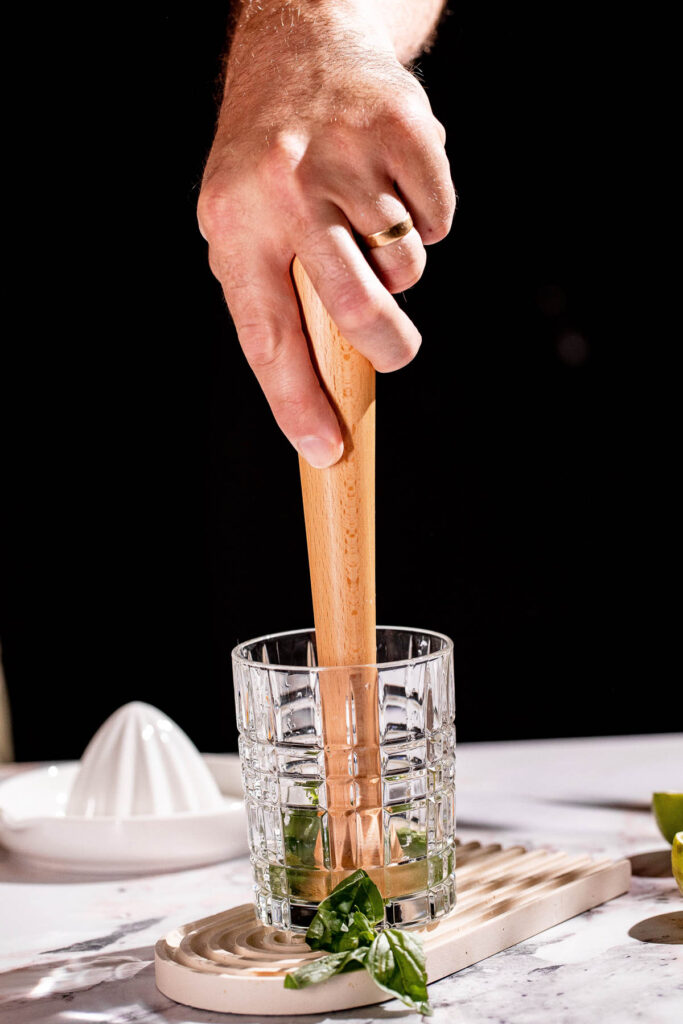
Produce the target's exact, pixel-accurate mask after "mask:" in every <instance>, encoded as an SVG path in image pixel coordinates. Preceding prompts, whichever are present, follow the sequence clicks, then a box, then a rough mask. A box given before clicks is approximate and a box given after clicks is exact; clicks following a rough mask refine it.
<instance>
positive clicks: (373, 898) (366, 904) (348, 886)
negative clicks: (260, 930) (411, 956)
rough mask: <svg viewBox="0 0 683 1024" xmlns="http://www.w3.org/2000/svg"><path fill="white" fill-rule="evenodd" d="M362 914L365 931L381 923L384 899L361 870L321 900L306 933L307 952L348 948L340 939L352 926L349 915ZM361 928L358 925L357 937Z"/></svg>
mask: <svg viewBox="0 0 683 1024" xmlns="http://www.w3.org/2000/svg"><path fill="white" fill-rule="evenodd" d="M356 912H360V913H361V914H362V915H364V917H365V919H366V921H367V925H368V930H371V929H372V928H373V927H374V925H376V924H378V923H379V922H380V921H382V920H384V900H383V899H382V895H381V893H380V891H379V889H378V888H377V886H376V885H375V883H374V882H373V881H372V879H371V878H369V877H368V875H367V874H366V872H365V871H363V870H362V869H360V870H358V871H354V872H353V874H351V875H348V876H347V877H346V878H344V879H342V881H341V882H340V883H339V885H337V886H335V888H334V889H333V890H332V892H331V893H330V895H329V896H328V897H327V898H326V899H324V900H323V901H322V903H321V904H320V906H319V907H318V910H317V912H316V915H315V917H314V918H313V920H312V921H311V923H310V925H309V928H308V931H307V932H306V942H307V943H308V944H309V946H310V947H311V949H326V950H328V951H329V952H331V953H337V952H339V951H340V950H342V949H346V948H348V947H347V946H343V945H342V941H343V939H344V936H345V935H346V934H347V933H348V931H349V928H351V927H353V920H354V918H353V915H354V914H355V913H356ZM364 927H365V925H364V924H362V923H361V922H360V919H359V924H358V930H357V932H354V935H357V934H360V933H361V932H362V931H363V930H364Z"/></svg>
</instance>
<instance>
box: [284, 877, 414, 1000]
mask: <svg viewBox="0 0 683 1024" xmlns="http://www.w3.org/2000/svg"><path fill="white" fill-rule="evenodd" d="M383 921H384V900H383V899H382V895H381V893H380V891H379V889H378V888H377V886H376V885H375V883H374V882H373V881H372V879H371V878H370V877H369V876H368V874H367V873H366V872H365V871H363V870H358V871H354V873H353V874H352V875H349V876H348V877H347V878H345V879H343V881H341V882H340V883H339V885H338V886H336V888H334V889H333V890H332V892H331V893H330V895H329V896H328V897H327V899H324V900H323V901H322V903H321V904H320V906H319V907H318V910H317V913H316V915H315V917H314V918H313V920H312V921H311V924H310V926H309V929H308V931H307V932H306V941H307V942H308V944H309V946H310V947H311V949H314V950H319V949H320V950H326V951H327V952H328V954H329V955H328V956H324V957H321V958H320V959H319V960H312V961H310V963H307V964H304V966H303V967H297V968H296V969H295V970H293V971H290V972H289V973H288V974H287V975H286V977H285V988H305V987H306V986H307V985H316V984H319V983H320V982H322V981H327V980H328V978H331V977H333V976H334V975H335V974H343V973H345V972H347V971H358V970H361V969H362V968H365V969H366V970H367V971H368V972H369V973H370V975H371V977H372V978H373V979H374V980H375V982H376V983H377V984H378V985H379V986H380V988H382V989H384V991H385V992H388V993H389V994H390V995H392V996H396V997H397V998H398V999H400V1000H401V1001H402V1002H404V1003H405V1004H406V1006H410V1007H411V1009H413V1010H417V1011H418V1013H422V1014H424V1015H426V1016H428V1015H430V1014H431V1012H432V1008H431V1006H430V1005H429V996H428V994H427V971H426V969H425V955H424V949H423V947H422V940H421V939H420V937H419V936H417V935H415V934H411V933H409V932H404V931H399V930H398V929H397V928H382V929H380V928H378V927H377V926H378V925H380V924H381V923H382V922H383Z"/></svg>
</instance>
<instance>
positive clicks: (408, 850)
mask: <svg viewBox="0 0 683 1024" xmlns="http://www.w3.org/2000/svg"><path fill="white" fill-rule="evenodd" d="M396 836H397V838H398V841H399V843H400V844H401V849H402V850H403V852H404V853H405V855H406V857H410V858H411V859H412V860H417V859H418V858H419V857H425V856H426V855H427V836H426V835H425V833H424V832H418V830H417V829H415V828H411V827H410V826H409V825H400V826H399V827H398V828H397V829H396Z"/></svg>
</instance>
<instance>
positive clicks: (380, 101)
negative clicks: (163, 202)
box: [198, 0, 455, 468]
mask: <svg viewBox="0 0 683 1024" xmlns="http://www.w3.org/2000/svg"><path fill="white" fill-rule="evenodd" d="M440 8H441V0H388V3H387V0H296V2H294V0H261V2H258V3H257V2H256V0H253V2H247V3H245V4H243V5H242V9H241V13H240V15H239V16H238V22H237V27H236V30H235V35H234V39H233V43H232V47H231V49H230V54H229V58H228V63H227V69H226V86H225V95H224V99H223V105H222V108H221V112H220V117H219V122H218V128H217V132H216V137H215V140H214V143H213V147H212V150H211V153H210V155H209V160H208V163H207V166H206V171H205V175H204V182H203V185H202V191H201V195H200V199H199V209H198V216H199V225H200V229H201V231H202V234H203V235H204V237H205V238H206V239H207V241H208V242H209V261H210V264H211V269H212V270H213V273H214V274H215V275H216V277H217V278H218V279H219V281H220V282H221V284H222V286H223V290H224V293H225V298H226V301H227V304H228V307H229V309H230V312H231V314H232V317H233V319H234V321H235V326H236V328H237V333H238V336H239V340H240V343H241V345H242V348H243V350H244V353H245V355H246V357H247V359H248V361H249V363H250V365H251V367H252V369H253V371H254V373H255V374H256V376H257V378H258V380H259V382H260V384H261V387H262V388H263V390H264V392H265V394H266V397H267V399H268V402H269V403H270V407H271V409H272V411H273V413H274V415H275V418H276V420H277V422H278V424H279V425H280V427H281V428H282V430H283V431H284V433H285V434H286V436H287V437H288V438H289V440H290V441H291V442H292V444H293V445H294V447H295V448H296V449H297V450H298V451H299V452H300V453H301V454H302V455H303V456H304V458H306V459H307V460H308V461H309V462H310V463H311V465H313V466H316V467H319V468H322V467H324V466H329V465H332V464H333V463H334V462H336V461H337V460H338V459H339V457H340V456H341V454H342V451H343V445H342V440H341V433H340V430H339V425H338V423H337V420H336V417H335V414H334V412H333V411H332V408H331V407H330V405H329V403H328V401H327V399H326V397H325V395H324V393H323V391H322V389H321V387H320V384H319V382H318V379H317V377H316V374H315V371H314V369H313V366H312V365H311V361H310V358H309V354H308V348H307V344H306V340H305V337H304V335H303V333H302V329H301V321H300V314H299V308H298V305H297V301H296V296H295V293H294V288H293V284H292V280H291V274H290V267H291V263H292V259H293V258H294V256H295V255H296V256H298V257H299V259H300V261H301V263H302V264H303V266H304V269H305V270H306V272H307V274H308V276H309V277H310V279H311V281H312V283H313V285H314V287H315V289H316V291H317V292H318V294H319V295H320V298H321V300H322V302H323V304H324V305H325V307H326V308H327V310H328V311H329V313H330V316H331V317H332V319H333V320H334V321H335V323H336V324H337V326H338V327H339V329H340V331H341V332H342V334H343V335H344V336H345V337H346V338H347V339H348V340H349V342H350V343H351V344H352V345H353V346H354V347H355V348H357V349H358V351H359V352H362V353H363V355H365V356H366V357H367V358H368V359H369V360H370V361H371V362H372V364H373V365H374V366H375V368H376V369H377V370H379V371H388V370H397V369H399V368H400V367H402V366H405V364H406V363H408V362H410V360H411V359H412V358H413V356H414V355H415V353H416V352H417V350H418V348H419V346H420V340H421V339H420V335H419V333H418V331H417V330H416V328H415V327H414V325H413V324H412V323H411V321H410V320H409V319H408V317H407V316H406V315H405V313H404V312H403V311H402V310H401V309H400V308H399V306H398V305H397V303H396V301H395V300H394V299H393V298H392V295H391V293H396V292H401V291H403V290H405V289H406V288H410V287H411V285H413V284H415V282H416V281H417V280H418V279H419V278H420V276H421V274H422V271H423V270H424V266H425V260H426V255H425V250H424V245H428V244H430V243H432V242H438V241H439V239H441V238H443V237H444V236H445V235H446V234H447V233H448V231H449V228H450V225H451V220H452V218H453V212H454V209H455V193H454V190H453V185H452V183H451V178H450V173H449V167H448V160H447V158H446V154H445V151H444V141H445V133H444V130H443V128H442V127H441V125H440V124H439V123H438V121H437V120H436V119H435V118H434V116H433V114H432V112H431V109H430V106H429V101H428V100H427V97H426V95H425V93H424V91H423V89H422V87H421V86H420V85H419V83H418V82H417V81H416V79H415V78H414V77H413V76H412V75H411V74H410V73H409V72H408V71H406V70H405V68H404V67H403V66H402V65H401V63H400V60H399V58H401V59H407V57H409V56H411V55H412V53H415V52H418V51H419V48H420V46H421V45H422V43H423V42H424V38H425V36H426V35H427V34H428V32H429V31H430V29H431V28H432V27H433V20H434V18H435V17H436V16H437V15H438V12H439V10H440ZM413 22H414V23H415V24H414V25H413ZM406 212H409V213H410V215H411V217H412V220H413V223H414V228H413V230H411V231H410V232H409V234H407V235H406V236H405V237H404V238H402V239H401V240H400V241H398V242H394V243H392V244H391V245H387V246H384V247H382V248H378V249H370V250H368V249H366V248H365V247H364V246H363V243H362V236H364V235H368V234H371V233H373V232H377V231H381V230H383V229H385V228H388V227H390V226H391V225H393V224H395V223H397V222H398V221H401V220H403V219H404V218H405V216H406Z"/></svg>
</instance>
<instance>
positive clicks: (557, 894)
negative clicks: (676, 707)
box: [155, 843, 631, 1016]
mask: <svg viewBox="0 0 683 1024" xmlns="http://www.w3.org/2000/svg"><path fill="white" fill-rule="evenodd" d="M456 860H457V863H456V871H455V874H456V888H457V906H456V909H455V910H454V911H453V912H452V913H451V914H449V915H448V917H446V918H444V919H442V920H441V921H440V922H439V923H437V924H434V925H432V926H430V927H428V928H423V929H419V932H420V934H421V935H422V936H423V939H424V944H425V950H426V953H427V973H428V977H429V980H430V982H431V981H438V979H439V978H444V977H446V975H448V974H453V973H454V972H455V971H460V970H462V968H463V967H469V966H470V965H471V964H474V963H477V961H479V960H484V959H485V958H486V957H488V956H492V955H493V954H494V953H499V952H500V951H501V950H503V949H507V948H508V947H509V946H514V945H515V944H516V943H517V942H522V941H523V940H524V939H528V938H530V937H531V936H532V935H537V934H538V933H539V932H542V931H544V930H545V929H546V928H550V927H552V926H553V925H555V924H559V923H560V922H561V921H566V920H568V919H569V918H570V917H574V916H575V915H576V914H580V913H582V912H583V911H584V910H589V909H590V908H591V907H596V906H598V904H600V903H605V902H606V901H607V900H611V899H613V898H614V897H615V896H620V895H621V894H622V893H624V892H627V891H628V888H629V884H630V878H631V867H630V864H629V862H628V861H627V860H620V861H612V860H609V859H600V860H593V859H591V858H590V857H588V856H580V855H577V854H568V853H561V852H555V851H550V850H543V849H539V850H525V849H524V847H522V846H511V847H509V848H508V849H505V850H504V849H502V848H501V846H500V845H499V844H492V845H488V846H482V845H481V844H480V843H465V844H459V845H458V848H457V857H456ZM319 955H320V954H318V953H311V951H310V950H309V948H308V946H307V945H306V943H305V942H304V941H303V936H301V935H293V934H291V933H287V932H279V931H276V929H274V928H265V927H264V926H263V925H261V924H260V922H259V921H258V920H257V919H256V916H255V913H254V908H253V907H252V905H251V904H244V905H243V906H241V907H235V908H233V909H232V910H226V911H224V912H223V913H221V914H214V915H213V917H205V918H203V919H202V920H201V921H193V922H192V923H191V924H187V925H184V926H183V927H182V928H178V929H176V930H175V931H173V932H170V933H169V934H168V935H167V936H166V937H165V938H164V939H160V940H159V941H158V942H157V944H156V949H155V968H156V983H157V987H158V988H159V989H160V991H161V992H163V993H164V995H166V996H168V997H169V998H170V999H174V1000H175V1001H176V1002H178V1003H184V1004H186V1005H188V1006H194V1007H197V1008H198V1009H202V1010H214V1011H219V1012H224V1013H250V1014H262V1015H263V1016H276V1015H281V1014H300V1013H330V1012H332V1011H333V1010H345V1009H349V1008H350V1007H353V1006H365V1005H367V1004H369V1003H381V1002H383V1001H384V1000H386V999H388V998H389V997H388V996H387V994H386V992H383V991H382V990H381V989H380V988H378V987H377V986H376V985H375V983H374V982H373V981H372V979H371V978H370V976H369V974H368V973H367V972H366V971H356V972H353V973H351V974H342V975H339V976H338V977H336V978H332V979H331V980H330V981H327V982H325V983H324V984H323V985H313V986H311V987H310V988H305V989H298V990H297V989H286V988H284V986H283V977H284V975H285V973H286V972H287V971H288V970H290V969H291V968H292V967H295V966H297V965H298V964H300V963H302V962H303V961H304V960H310V959H313V958H315V957H316V956H319Z"/></svg>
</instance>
